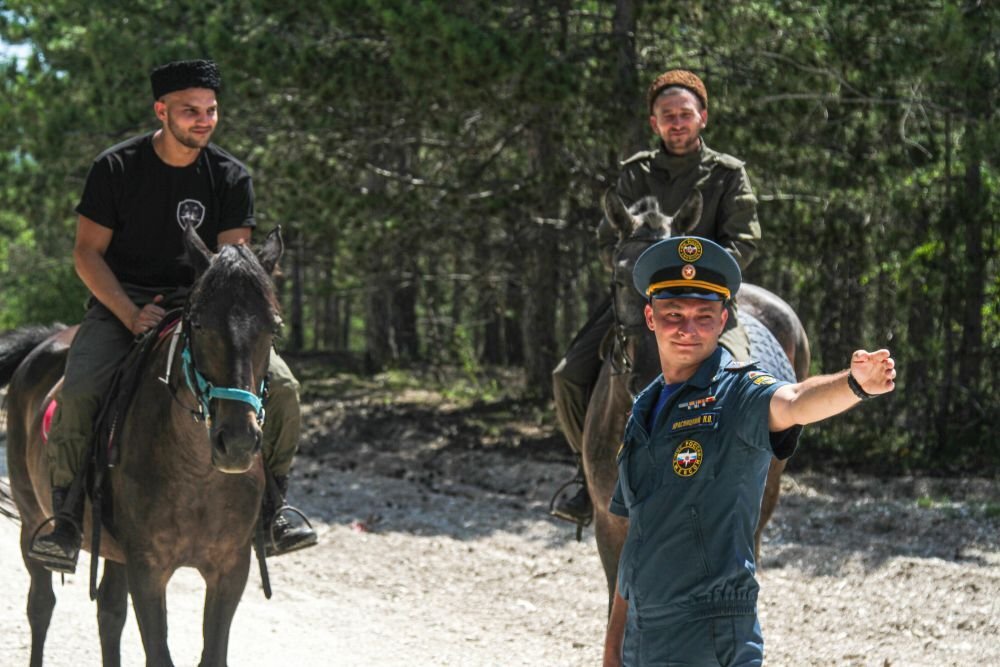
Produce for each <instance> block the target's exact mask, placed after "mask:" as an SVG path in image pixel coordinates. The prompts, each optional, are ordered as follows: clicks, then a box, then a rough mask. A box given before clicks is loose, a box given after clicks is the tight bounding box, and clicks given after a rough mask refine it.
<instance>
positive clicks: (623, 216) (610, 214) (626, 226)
mask: <svg viewBox="0 0 1000 667" xmlns="http://www.w3.org/2000/svg"><path fill="white" fill-rule="evenodd" d="M601 208H602V209H604V217H605V218H607V220H608V222H609V223H611V226H612V227H614V228H615V229H616V230H618V236H619V238H625V237H627V236H629V235H630V234H631V233H632V230H633V229H634V228H635V220H634V218H633V217H632V215H631V214H630V213H629V212H628V209H627V208H625V203H624V202H622V200H621V197H619V196H618V193H617V192H615V189H614V188H608V189H607V191H606V192H605V193H604V196H603V197H602V198H601Z"/></svg>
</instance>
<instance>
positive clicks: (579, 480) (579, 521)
mask: <svg viewBox="0 0 1000 667" xmlns="http://www.w3.org/2000/svg"><path fill="white" fill-rule="evenodd" d="M574 484H576V485H579V486H581V487H584V488H586V485H587V482H586V480H585V479H584V478H583V477H582V476H580V475H577V476H575V477H574V478H573V479H571V480H569V481H568V482H566V483H565V484H563V485H562V486H560V487H559V488H558V489H556V492H555V493H554V494H552V499H551V500H549V514H550V515H552V516H554V517H556V518H557V519H562V520H563V521H569V522H570V523H575V524H576V525H577V539H578V540H579V539H580V538H579V534H580V532H581V531H582V530H583V529H584V528H586V527H587V526H589V525H590V523H591V522H592V521H593V520H594V514H593V512H591V513H590V515H589V516H588V517H587V518H586V519H583V518H580V517H576V516H573V515H571V514H564V513H561V512H558V511H557V510H556V502H557V501H558V500H559V498H560V497H561V496H562V495H563V491H565V490H566V489H567V488H569V487H570V486H573V485H574Z"/></svg>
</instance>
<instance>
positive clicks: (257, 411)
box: [182, 226, 284, 473]
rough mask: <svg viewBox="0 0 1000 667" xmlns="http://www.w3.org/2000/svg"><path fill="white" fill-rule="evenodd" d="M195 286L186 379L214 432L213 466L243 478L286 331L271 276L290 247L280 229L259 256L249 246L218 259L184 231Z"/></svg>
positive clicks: (188, 312)
mask: <svg viewBox="0 0 1000 667" xmlns="http://www.w3.org/2000/svg"><path fill="white" fill-rule="evenodd" d="M184 246H185V252H186V256H187V259H188V261H189V262H190V264H191V266H192V267H193V268H194V271H195V276H196V278H195V283H194V285H193V287H192V289H191V293H190V295H189V296H188V301H187V304H186V306H185V309H184V327H183V328H184V330H185V332H186V337H187V338H186V347H185V349H184V353H183V355H182V357H183V358H184V364H185V366H184V375H185V377H186V378H187V382H188V385H189V387H190V389H191V390H192V392H193V393H194V394H195V396H196V398H197V399H198V402H199V404H200V407H201V413H202V415H203V416H204V418H205V421H206V424H207V425H208V429H209V440H210V441H211V447H212V464H213V466H214V467H215V468H216V469H218V470H219V471H221V472H227V473H241V472H245V471H247V470H249V468H250V467H251V465H253V460H254V459H253V457H254V455H255V454H256V453H257V452H258V451H260V446H261V438H262V432H261V425H262V424H263V419H264V411H263V399H264V396H263V395H264V392H265V390H266V378H267V368H268V361H269V358H270V353H271V344H272V342H273V339H274V335H275V333H276V332H277V330H278V328H279V327H280V325H281V316H280V307H279V305H278V301H277V297H276V295H275V291H274V285H273V283H272V281H271V276H272V274H273V273H274V271H275V268H276V266H277V263H278V260H279V259H280V257H281V253H282V251H283V249H284V246H283V244H282V240H281V233H280V230H279V229H275V230H274V231H272V232H271V233H270V234H268V236H267V239H266V240H265V242H264V244H263V246H262V247H261V249H260V250H259V252H258V253H256V254H255V253H254V252H253V251H251V250H250V248H249V247H248V246H246V245H227V246H223V247H222V248H221V249H220V250H219V252H218V254H214V253H212V252H211V251H210V250H209V249H208V248H207V247H206V246H205V244H204V243H203V242H202V240H201V239H200V238H199V237H198V234H197V233H196V232H195V231H194V229H193V227H190V226H189V227H187V229H186V230H185V233H184Z"/></svg>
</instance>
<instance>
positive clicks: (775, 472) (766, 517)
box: [753, 457, 788, 567]
mask: <svg viewBox="0 0 1000 667" xmlns="http://www.w3.org/2000/svg"><path fill="white" fill-rule="evenodd" d="M787 463H788V459H784V460H778V459H776V458H774V457H771V465H770V466H768V468H767V482H765V484H764V497H763V498H762V499H761V501H760V520H759V521H758V522H757V530H756V532H754V535H753V552H754V560H756V561H757V565H758V567H759V566H760V541H761V536H762V535H763V534H764V526H766V525H767V522H768V521H770V520H771V515H773V514H774V508H775V507H777V506H778V496H779V495H781V473H782V472H784V471H785V465H786V464H787Z"/></svg>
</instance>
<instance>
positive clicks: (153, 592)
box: [125, 557, 174, 667]
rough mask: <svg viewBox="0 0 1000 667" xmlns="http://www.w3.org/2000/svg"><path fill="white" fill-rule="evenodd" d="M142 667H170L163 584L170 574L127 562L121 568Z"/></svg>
mask: <svg viewBox="0 0 1000 667" xmlns="http://www.w3.org/2000/svg"><path fill="white" fill-rule="evenodd" d="M125 570H126V573H127V575H126V578H127V579H128V591H129V593H131V595H132V607H133V608H134V609H135V620H136V621H137V622H138V623H139V635H140V636H141V637H142V647H143V648H144V649H145V651H146V667H173V665H174V663H173V662H172V661H171V660H170V648H169V647H168V646H167V581H169V579H170V573H168V572H166V571H163V570H160V569H156V568H153V567H151V566H150V565H147V564H145V563H139V562H138V561H137V559H134V558H131V557H130V558H129V561H128V564H127V565H126V566H125Z"/></svg>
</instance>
